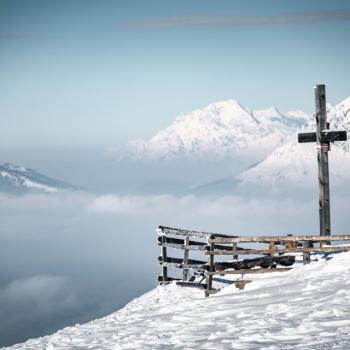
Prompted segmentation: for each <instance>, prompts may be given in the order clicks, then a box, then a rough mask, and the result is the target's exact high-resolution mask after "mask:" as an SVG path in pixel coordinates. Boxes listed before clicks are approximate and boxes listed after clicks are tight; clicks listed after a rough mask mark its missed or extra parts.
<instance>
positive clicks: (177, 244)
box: [157, 226, 350, 296]
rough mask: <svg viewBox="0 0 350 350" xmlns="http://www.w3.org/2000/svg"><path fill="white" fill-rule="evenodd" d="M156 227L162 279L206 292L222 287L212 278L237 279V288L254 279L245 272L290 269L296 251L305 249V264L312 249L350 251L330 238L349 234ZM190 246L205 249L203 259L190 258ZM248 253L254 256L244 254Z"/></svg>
mask: <svg viewBox="0 0 350 350" xmlns="http://www.w3.org/2000/svg"><path fill="white" fill-rule="evenodd" d="M157 231H158V245H160V247H161V256H159V258H158V260H159V263H160V264H161V270H162V274H161V275H160V276H158V281H159V283H160V284H166V283H169V282H172V281H176V283H177V284H178V285H180V286H183V287H195V288H200V289H203V290H204V291H205V295H206V296H209V295H210V294H213V293H216V292H218V291H219V289H215V288H213V281H216V282H221V283H224V284H227V283H235V285H236V287H237V288H240V289H243V288H244V286H245V284H246V283H249V282H251V281H250V280H244V279H243V276H244V275H245V274H257V273H268V272H284V271H289V270H291V269H292V267H291V266H292V265H293V264H294V262H295V254H296V253H302V254H303V262H304V264H308V263H310V261H311V259H310V254H311V253H336V252H344V251H350V246H340V245H338V246H331V242H337V241H338V242H344V241H350V235H336V236H293V235H287V236H237V235H229V234H219V233H209V232H201V231H193V230H184V229H177V228H171V227H166V226H159V227H158V230H157ZM171 236H175V237H171ZM179 237H182V238H179ZM194 239H196V240H194ZM198 239H201V240H202V241H198ZM203 240H204V241H203ZM238 244H245V245H247V244H248V245H249V244H250V245H251V244H253V245H254V246H253V247H244V246H238ZM266 245H267V246H266ZM168 248H173V249H180V250H182V251H183V257H182V258H175V257H170V256H169V254H168ZM191 250H192V251H197V252H199V253H202V254H203V260H195V259H190V257H189V252H190V251H191ZM288 254H293V255H288ZM228 255H230V256H232V260H229V261H220V260H219V261H214V256H217V258H216V259H220V258H219V257H223V256H228ZM249 255H250V256H253V257H250V258H245V257H247V256H249ZM240 256H243V258H242V259H240V258H239V257H240ZM169 267H170V268H178V269H182V278H175V277H170V276H168V268H169ZM236 274H237V275H241V277H239V278H237V279H236V280H234V281H232V280H228V279H224V278H215V277H214V276H215V275H220V276H224V275H236Z"/></svg>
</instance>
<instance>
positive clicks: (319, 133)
mask: <svg viewBox="0 0 350 350" xmlns="http://www.w3.org/2000/svg"><path fill="white" fill-rule="evenodd" d="M315 117H316V132H306V133H300V134H298V142H300V143H305V142H316V143H317V161H318V183H319V189H320V197H319V214H320V235H321V236H329V235H330V234H331V213H330V198H329V167H328V151H329V150H330V147H329V144H330V142H335V141H346V140H347V132H346V131H343V130H338V131H330V130H329V123H328V122H327V114H326V88H325V86H324V85H316V86H315Z"/></svg>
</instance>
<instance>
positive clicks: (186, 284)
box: [176, 281, 206, 289]
mask: <svg viewBox="0 0 350 350" xmlns="http://www.w3.org/2000/svg"><path fill="white" fill-rule="evenodd" d="M176 285H178V286H181V287H190V288H198V289H205V288H206V286H205V284H203V283H195V282H184V281H179V282H176Z"/></svg>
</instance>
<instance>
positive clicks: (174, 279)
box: [157, 276, 181, 282]
mask: <svg viewBox="0 0 350 350" xmlns="http://www.w3.org/2000/svg"><path fill="white" fill-rule="evenodd" d="M157 280H158V282H163V281H164V279H163V276H158V279H157ZM172 281H181V278H175V277H169V276H168V277H167V278H166V280H165V282H172Z"/></svg>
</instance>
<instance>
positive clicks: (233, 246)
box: [232, 243, 238, 260]
mask: <svg viewBox="0 0 350 350" xmlns="http://www.w3.org/2000/svg"><path fill="white" fill-rule="evenodd" d="M232 249H233V250H237V243H232ZM233 260H238V255H237V254H235V255H233Z"/></svg>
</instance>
